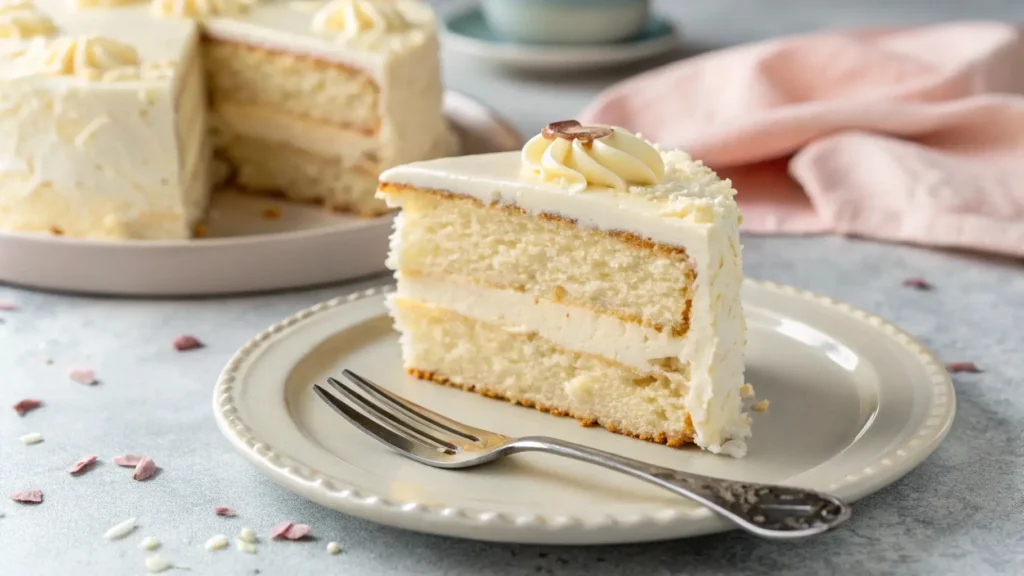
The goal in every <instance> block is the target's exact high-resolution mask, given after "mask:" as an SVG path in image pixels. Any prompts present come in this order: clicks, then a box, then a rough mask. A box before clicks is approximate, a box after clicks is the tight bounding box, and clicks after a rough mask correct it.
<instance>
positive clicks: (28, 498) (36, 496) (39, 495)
mask: <svg viewBox="0 0 1024 576" xmlns="http://www.w3.org/2000/svg"><path fill="white" fill-rule="evenodd" d="M11 500H14V501H15V502H24V503H25V504H39V503H40V502H42V501H43V491H42V490H26V491H24V492H15V493H14V494H11Z"/></svg>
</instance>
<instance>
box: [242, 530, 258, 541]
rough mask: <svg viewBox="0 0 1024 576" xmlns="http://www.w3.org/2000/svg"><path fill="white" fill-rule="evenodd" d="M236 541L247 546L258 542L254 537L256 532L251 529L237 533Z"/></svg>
mask: <svg viewBox="0 0 1024 576" xmlns="http://www.w3.org/2000/svg"><path fill="white" fill-rule="evenodd" d="M238 539H239V540H241V541H243V542H248V543H249V544H255V543H257V542H259V541H260V539H259V538H257V537H256V531H255V530H253V529H252V528H242V531H241V532H239V533H238Z"/></svg>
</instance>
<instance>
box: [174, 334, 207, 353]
mask: <svg viewBox="0 0 1024 576" xmlns="http://www.w3.org/2000/svg"><path fill="white" fill-rule="evenodd" d="M202 347H203V343H202V342H200V341H199V340H198V339H196V337H195V336H189V335H187V334H186V335H182V336H178V337H177V338H175V339H174V349H175V350H177V351H178V352H184V351H186V350H195V349H196V348H202Z"/></svg>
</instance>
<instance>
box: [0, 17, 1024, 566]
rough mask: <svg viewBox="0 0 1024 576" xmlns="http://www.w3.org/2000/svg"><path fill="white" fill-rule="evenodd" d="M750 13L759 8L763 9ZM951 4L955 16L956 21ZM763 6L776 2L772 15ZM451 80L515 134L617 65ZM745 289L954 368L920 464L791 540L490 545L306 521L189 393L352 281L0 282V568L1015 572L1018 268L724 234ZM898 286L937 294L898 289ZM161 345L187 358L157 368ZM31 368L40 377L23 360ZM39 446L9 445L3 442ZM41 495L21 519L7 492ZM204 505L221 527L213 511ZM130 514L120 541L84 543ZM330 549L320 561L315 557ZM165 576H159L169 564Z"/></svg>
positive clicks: (824, 240) (726, 22)
mask: <svg viewBox="0 0 1024 576" xmlns="http://www.w3.org/2000/svg"><path fill="white" fill-rule="evenodd" d="M658 4H659V7H660V8H661V9H662V10H663V11H665V12H671V13H672V14H674V15H676V16H678V17H679V18H680V19H681V20H683V21H684V22H685V24H686V28H687V31H688V38H689V39H690V40H689V41H690V47H689V48H688V50H691V51H699V50H701V49H705V48H707V47H713V46H719V45H724V44H728V43H733V42H738V41H744V40H751V39H755V38H759V37H764V36H767V35H772V34H777V33H786V32H796V31H805V30H812V29H818V28H822V27H835V26H840V25H852V24H865V23H872V24H877V23H916V22H926V21H935V20H942V19H948V18H958V17H993V18H1002V19H1012V20H1017V21H1020V20H1024V2H1019V1H1016V0H1007V1H1004V2H995V1H987V2H981V1H975V2H971V3H967V2H961V1H959V0H956V1H954V0H948V1H939V0H932V1H924V0H920V1H912V0H905V1H902V2H894V1H891V0H890V1H883V0H873V1H864V0H858V2H839V1H831V0H830V1H824V0H802V1H795V0H787V1H785V2H783V1H782V0H772V1H771V2H766V1H764V0H746V1H742V2H741V1H736V0H727V1H717V2H698V1H696V0H685V1H682V0H680V1H676V0H672V1H663V2H660V3H658ZM768 5H771V6H772V9H770V10H769V9H768V7H767V6H768ZM969 5H970V7H968V6H969ZM783 6H784V8H783ZM445 57H446V61H445V64H446V78H447V82H448V84H449V86H450V87H452V88H455V89H458V90H461V91H464V92H466V93H469V94H471V95H473V96H476V97H478V98H480V99H482V100H484V101H486V102H488V103H489V104H491V105H492V106H494V107H496V108H497V109H499V110H500V111H501V112H503V113H505V114H506V115H507V116H509V117H510V118H511V119H512V120H513V121H514V123H515V124H516V125H517V126H518V127H519V128H520V129H521V130H523V131H524V132H525V133H531V132H534V131H536V130H537V129H539V128H540V126H542V125H543V124H544V123H545V122H547V121H549V120H550V119H552V118H556V117H559V118H560V117H569V116H572V115H573V114H574V113H575V112H577V111H578V110H579V109H580V108H581V107H582V106H583V104H585V103H586V101H587V100H588V99H589V98H590V97H592V96H593V94H594V93H595V91H596V90H598V89H600V88H601V87H603V86H605V85H607V83H608V82H610V81H612V80H614V79H615V78H618V77H621V76H622V75H623V74H624V72H621V71H620V72H618V73H616V74H608V73H603V74H599V75H593V76H581V77H573V78H550V77H549V78H544V79H538V78H530V77H526V76H522V75H510V74H506V73H500V72H498V71H495V70H493V69H491V68H489V67H487V66H485V65H482V64H479V63H476V62H472V61H468V60H464V59H462V58H460V57H459V56H458V55H456V54H446V55H445ZM744 244H745V250H744V260H745V272H746V274H747V275H748V276H750V277H756V278H763V279H769V280H774V281H778V282H784V283H788V284H793V285H796V286H799V287H802V288H807V289H810V290H814V291H817V292H820V293H824V294H828V295H830V296H833V297H836V298H839V299H842V300H846V301H848V302H850V303H852V304H854V305H856V306H859V307H862V308H865V309H867V310H869V311H871V312H874V313H876V314H880V315H882V316H884V317H886V318H888V319H890V320H892V321H894V322H896V323H897V324H899V325H900V326H902V327H903V328H905V329H906V330H908V331H909V332H910V333H912V334H914V335H916V336H917V337H919V338H920V339H921V340H923V341H924V342H925V343H926V344H927V345H928V346H930V347H931V348H932V349H933V350H934V351H935V352H936V353H937V354H938V355H939V356H940V357H942V358H943V359H945V360H947V361H962V360H966V361H973V362H975V363H977V364H978V365H979V366H980V367H981V368H983V369H984V372H983V373H980V374H957V375H955V376H954V382H955V385H956V390H957V401H958V413H957V418H956V421H955V423H954V425H953V428H952V430H951V432H950V434H949V436H948V438H947V439H946V441H945V442H944V443H943V445H942V446H941V447H940V448H939V449H938V451H937V452H936V453H935V454H933V455H932V456H931V457H929V458H928V459H927V460H926V461H925V462H924V463H923V464H921V466H920V467H919V468H917V469H916V470H915V471H913V472H911V473H910V474H909V475H907V476H906V477H905V478H904V479H902V480H900V481H898V482H896V483H895V484H894V485H892V486H890V487H888V488H886V489H883V490H881V491H880V492H878V493H876V494H874V495H872V496H869V497H867V498H865V499H863V500H862V501H860V502H859V503H857V504H856V505H855V507H854V508H855V514H854V517H853V519H852V520H851V522H850V523H849V524H848V525H847V526H845V527H844V528H843V529H841V530H839V531H837V532H835V533H832V534H829V535H826V536H824V537H820V538H816V539H814V540H812V541H808V542H804V543H798V544H778V543H769V542H763V541H759V540H757V539H755V538H752V537H750V536H747V535H745V534H742V533H738V532H732V533H728V534H723V535H717V536H709V537H703V538H697V539H693V540H683V541H675V542H666V543H658V544H646V545H630V546H622V547H606V548H602V549H596V548H568V547H540V546H517V545H493V544H485V543H477V542H469V541H459V540H453V539H446V538H440V537H432V536H425V535H419V534H414V533H409V532H403V531H399V530H395V529H391V528H387V527H383V526H377V525H373V524H370V523H368V522H364V521H362V520H358V519H355V518H351V517H347V516H345V515H342V514H339V513H335V512H333V511H330V510H326V509H324V508H321V507H319V506H316V505H314V504H311V503H309V502H306V501H305V500H303V499H301V498H299V497H297V496H294V495H292V494H290V493H288V492H286V491H284V490H282V489H280V488H278V487H277V486H276V485H274V484H273V483H271V482H270V481H269V480H267V479H266V478H264V477H263V476H261V475H260V474H258V473H256V472H255V471H254V470H253V469H252V468H250V466H249V465H248V464H246V463H245V462H244V461H243V460H242V459H241V458H240V457H238V456H237V455H236V454H235V453H234V452H233V450H232V449H231V448H230V447H229V446H228V443H227V442H226V441H225V440H224V439H223V438H222V437H221V436H220V434H219V433H218V431H217V428H216V425H215V424H214V422H213V419H212V416H211V410H210V394H211V390H212V386H213V383H214V381H215V380H216V378H217V375H218V373H219V371H220V369H221V368H222V366H223V365H224V363H225V362H226V361H227V359H228V358H229V356H230V355H231V354H232V353H233V352H234V351H235V350H236V349H237V348H238V347H239V346H241V345H242V344H243V343H244V342H245V341H246V340H248V339H249V338H250V337H251V336H252V335H253V334H255V333H256V332H258V331H259V330H261V329H263V328H265V327H266V326H268V325H270V324H271V323H273V322H275V321H277V320H279V319H280V318H282V317H284V316H287V315H289V314H290V313H292V312H294V311H296V310H298V309H300V308H303V307H306V306H309V305H311V304H314V303H316V302H318V301H322V300H326V299H328V298H330V297H333V296H335V295H338V294H340V293H343V292H347V291H349V290H350V289H354V288H358V287H361V286H364V285H367V284H369V283H372V282H373V280H369V281H364V282H360V283H355V284H351V285H345V286H333V287H328V288H318V289H314V290H300V291H294V292H289V293H279V294H271V295H258V296H247V297H234V298H221V299H187V300H146V299H133V300H120V299H110V298H96V297H82V296H73V295H59V294H50V293H40V292H34V291H29V290H23V289H18V288H13V287H6V286H0V301H4V300H6V301H11V302H14V303H16V304H17V305H18V307H19V310H17V311H14V312H0V319H2V321H3V323H2V324H0V496H3V499H2V500H0V512H2V513H4V514H5V516H4V517H2V518H0V574H4V575H5V576H6V575H17V576H21V575H37V574H38V575H49V574H89V575H92V574H142V573H145V571H144V568H143V564H142V562H143V558H144V554H143V553H142V552H141V551H139V550H137V549H136V548H135V545H134V543H135V542H137V541H138V538H139V537H141V536H143V535H153V536H156V537H158V538H159V539H160V540H162V541H163V542H164V548H163V553H164V555H166V556H167V557H168V558H170V559H172V560H174V561H175V562H176V563H177V564H179V565H183V566H186V567H189V568H190V569H191V573H192V574H217V575H232V574H254V573H256V570H259V573H261V574H272V575H276V574H289V575H290V574H350V575H362V574H366V575H382V574H417V575H421V574H467V575H477V574H488V573H493V574H534V573H538V574H557V575H572V574H651V575H670V574H725V573H729V574H764V573H770V572H776V571H777V572H785V573H789V574H830V573H848V574H868V573H879V574H885V573H906V574H972V575H979V574H997V573H1001V574H1021V573H1024V553H1022V550H1024V514H1022V513H1021V510H1022V505H1024V475H1022V474H1021V473H1020V471H1021V470H1022V469H1024V443H1022V442H1021V439H1022V438H1024V396H1022V395H1021V393H1020V391H1021V390H1022V389H1024V377H1022V376H1021V371H1020V369H1019V365H1020V362H1021V360H1024V353H1022V348H1021V338H1020V334H1021V329H1020V326H1021V325H1024V265H1022V264H1021V263H1020V262H1012V261H1007V260H999V259H993V258H987V257H983V256H977V255H967V254H954V253H950V252H940V251H932V250H927V249H922V248H915V247H907V246H896V245H885V244H879V243H874V242H869V241H862V240H852V239H843V238H837V237H809V238H766V237H753V236H746V237H745V238H744ZM908 276H922V277H925V278H927V279H929V280H930V281H932V282H933V283H934V284H935V285H936V289H935V290H933V291H929V292H919V291H915V290H910V289H907V288H904V287H902V286H901V284H900V283H901V281H902V280H903V279H904V278H906V277H908ZM180 333H192V334H196V335H197V336H199V337H200V338H201V339H202V340H203V341H204V342H205V343H206V344H207V347H206V348H203V349H201V350H197V351H193V352H190V353H188V354H178V353H176V352H174V351H173V349H171V347H170V341H171V339H172V338H173V337H174V336H176V335H178V334H180ZM44 358H51V359H52V363H49V364H48V363H46V362H44ZM74 366H87V367H92V368H95V369H96V371H97V374H98V376H99V378H100V380H101V383H100V384H99V385H98V386H95V387H85V386H80V385H78V384H73V383H70V382H69V381H68V379H67V370H68V369H69V368H70V367H74ZM23 397H40V398H43V399H44V400H45V401H46V406H45V407H44V408H42V409H40V410H38V411H36V412H34V413H31V414H30V415H29V416H26V417H25V418H18V417H17V416H16V415H15V414H14V413H13V411H11V410H10V409H9V408H8V407H6V406H8V405H10V404H13V403H14V402H15V401H16V400H19V399H21V398H23ZM32 431H38V432H42V433H43V435H44V437H45V441H44V442H43V443H42V444H38V445H35V446H24V445H22V444H21V443H20V442H18V439H17V438H18V437H19V436H21V435H22V434H25V433H27V432H32ZM123 452H141V453H145V454H149V455H152V456H153V457H154V458H155V459H156V460H157V462H158V463H159V464H160V466H161V468H162V469H161V472H160V474H159V476H158V477H157V478H155V479H154V480H155V481H151V482H146V483H135V482H132V481H131V480H130V479H128V478H127V475H130V471H126V470H119V469H115V467H114V466H113V465H111V464H109V463H102V464H100V465H99V466H98V468H97V469H96V470H93V471H91V472H90V473H88V474H85V475H83V476H81V477H78V478H72V477H70V476H69V475H67V474H66V473H64V469H65V468H66V467H67V466H69V465H70V464H71V463H72V462H74V461H75V460H76V459H78V458H79V457H80V456H82V455H84V454H88V453H95V454H98V455H99V456H100V457H101V458H104V459H108V458H110V457H111V456H114V455H116V454H120V453H123ZM31 487H40V488H43V489H44V490H45V492H46V501H45V502H44V503H43V504H42V505H40V506H36V507H29V506H22V505H18V504H15V503H13V502H10V501H8V500H7V499H6V497H7V494H9V493H10V492H13V491H15V490H20V489H26V488H31ZM216 505H230V506H233V507H235V508H236V509H238V511H239V513H240V517H239V518H235V519H224V518H218V517H215V516H213V515H212V514H211V513H210V510H211V508H212V507H213V506H216ZM129 516H138V517H139V519H140V523H141V524H142V528H141V529H140V530H138V531H137V532H136V533H135V535H133V536H132V537H131V538H130V539H129V541H126V542H120V543H117V544H109V543H104V542H103V541H102V538H101V535H102V533H103V532H104V531H105V530H106V529H107V528H108V527H110V526H111V525H113V524H115V523H116V522H118V521H120V520H122V519H124V518H127V517H129ZM282 519H295V520H297V521H303V522H306V523H308V524H310V525H311V526H312V527H313V529H314V531H315V533H316V535H317V536H318V538H319V539H318V541H317V542H316V543H309V544H297V545H286V544H280V545H273V544H268V545H266V546H264V548H263V549H262V550H261V552H260V554H258V555H256V556H247V555H242V554H238V553H234V552H233V551H232V552H231V553H221V554H209V553H207V552H204V551H203V550H202V543H203V542H204V541H205V540H206V538H207V537H209V536H210V535H212V534H216V533H225V534H228V535H233V534H235V533H237V531H238V529H239V528H240V527H241V526H252V527H254V528H257V529H259V530H261V531H263V532H265V531H266V529H267V528H268V527H269V526H271V525H272V524H274V523H276V522H278V521H279V520H282ZM328 540H337V541H338V542H340V543H341V544H342V546H343V548H344V550H345V551H344V553H343V554H342V555H340V556H338V557H332V556H328V555H327V554H326V553H325V552H324V549H323V544H324V543H325V542H326V541H328ZM171 573H173V572H171Z"/></svg>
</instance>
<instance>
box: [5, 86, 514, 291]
mask: <svg viewBox="0 0 1024 576" xmlns="http://www.w3.org/2000/svg"><path fill="white" fill-rule="evenodd" d="M444 107H445V115H446V116H447V117H448V119H449V120H450V121H451V123H452V125H453V126H454V128H455V129H456V130H457V131H458V133H459V136H460V139H461V142H462V145H463V153H466V154H476V153H483V152H498V151H502V150H515V149H517V148H520V147H521V146H522V143H523V138H522V135H521V134H519V132H517V131H516V130H515V129H514V128H513V127H512V126H511V125H510V124H508V123H507V122H506V121H504V120H503V119H502V118H501V117H500V116H499V115H498V114H497V113H495V112H494V111H492V110H491V109H489V108H488V107H486V106H484V105H483V104H481V103H479V102H477V101H475V100H473V99H471V98H469V97H467V96H464V95H462V94H459V93H456V92H447V93H446V94H445V101H444ZM272 206H273V207H278V208H279V209H280V212H281V218H279V219H268V218H266V217H264V215H263V213H264V210H266V209H267V208H269V207H272ZM392 219H393V217H392V216H390V215H388V216H383V217H380V218H373V219H364V218H357V217H354V216H347V215H343V214H339V213H335V212H331V211H328V210H324V209H323V208H321V207H319V206H313V205H309V204H300V203H293V202H287V201H284V200H278V199H273V198H264V197H260V196H251V195H245V194H238V193H233V192H218V193H216V194H214V200H213V202H212V205H211V209H210V213H209V216H208V218H207V222H206V228H207V237H206V238H201V239H193V240H180V241H178V240H175V241H101V240H87V239H81V238H65V237H54V236H50V235H48V234H27V233H14V232H4V231H0V282H6V283H10V284H18V285H23V286H29V287H33V288H43V289H48V290H60V291H66V292H81V293H93V294H109V295H122V296H124V295H130V296H185V295H188V296H198V295H214V294H229V293H242V292H262V291H267V290H279V289H287V288H297V287H304V286H315V285H318V284H326V283H330V282H339V281H343V280H348V279H352V278H358V277H360V276H366V275H370V274H374V273H379V272H382V271H384V270H385V268H384V258H385V256H386V254H387V248H388V236H389V235H390V233H391V222H392Z"/></svg>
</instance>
